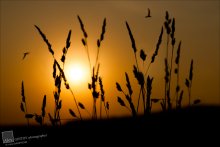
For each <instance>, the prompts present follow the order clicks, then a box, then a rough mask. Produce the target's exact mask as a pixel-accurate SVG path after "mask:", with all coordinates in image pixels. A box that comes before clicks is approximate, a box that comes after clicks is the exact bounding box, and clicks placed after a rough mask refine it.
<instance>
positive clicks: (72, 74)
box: [65, 64, 86, 84]
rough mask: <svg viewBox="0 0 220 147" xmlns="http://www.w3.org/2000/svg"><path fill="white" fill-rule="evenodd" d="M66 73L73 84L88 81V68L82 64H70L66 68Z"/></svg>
mask: <svg viewBox="0 0 220 147" xmlns="http://www.w3.org/2000/svg"><path fill="white" fill-rule="evenodd" d="M65 73H66V77H67V80H69V82H71V84H81V83H83V82H85V81H86V70H85V68H84V67H83V66H82V65H80V64H70V65H69V66H67V67H66V68H65Z"/></svg>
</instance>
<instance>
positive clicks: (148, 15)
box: [145, 8, 151, 18]
mask: <svg viewBox="0 0 220 147" xmlns="http://www.w3.org/2000/svg"><path fill="white" fill-rule="evenodd" d="M147 10H148V14H147V16H145V18H148V17H151V15H150V9H149V8H148V9H147Z"/></svg>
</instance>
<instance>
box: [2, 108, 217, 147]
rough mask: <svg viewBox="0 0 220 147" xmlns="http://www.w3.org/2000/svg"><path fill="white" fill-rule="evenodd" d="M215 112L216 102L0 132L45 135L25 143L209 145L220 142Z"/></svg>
mask: <svg viewBox="0 0 220 147" xmlns="http://www.w3.org/2000/svg"><path fill="white" fill-rule="evenodd" d="M219 114H220V107H219V106H196V107H190V108H189V107H187V108H183V109H181V110H171V111H169V112H160V113H152V114H150V115H149V116H146V117H144V116H138V117H136V118H132V117H120V118H112V119H103V120H84V121H72V122H68V123H66V124H65V125H64V124H63V125H62V126H61V127H57V128H55V127H52V126H46V127H40V126H30V127H29V128H28V127H27V126H3V127H1V132H3V131H8V130H13V132H14V137H22V136H36V135H42V134H44V135H47V136H46V137H44V138H41V139H32V140H30V141H28V143H26V144H23V145H25V146H32V145H37V146H38V145H53V144H54V145H62V146H76V145H77V146H94V145H95V146H108V145H110V146H113V145H114V146H115V145H117V146H119V145H121V146H125V145H132V144H134V145H135V146H140V145H143V146H147V145H149V144H150V145H158V144H161V145H174V146H179V145H183V144H186V143H196V145H200V144H201V145H202V144H203V143H209V145H210V146H212V145H217V144H220V143H219V141H218V140H219V132H220V119H219V118H220V115H219ZM175 142H177V143H178V144H176V143H175ZM1 143H2V142H1ZM216 143H217V144H216ZM23 145H19V146H23Z"/></svg>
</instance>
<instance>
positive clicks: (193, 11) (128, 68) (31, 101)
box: [0, 0, 220, 125]
mask: <svg viewBox="0 0 220 147" xmlns="http://www.w3.org/2000/svg"><path fill="white" fill-rule="evenodd" d="M0 4H1V9H0V10H1V17H0V18H1V23H0V25H1V29H0V33H1V36H0V40H1V42H0V44H1V46H0V49H1V50H0V51H1V62H0V63H1V66H0V67H1V80H0V81H1V87H0V88H1V97H0V124H1V125H2V124H17V123H26V120H25V119H24V117H23V113H22V112H21V111H20V108H19V106H20V101H21V81H22V80H23V81H24V86H25V95H26V97H27V105H28V109H29V111H30V112H37V113H40V112H41V103H42V99H43V96H44V95H45V94H46V95H47V98H48V103H47V107H46V109H47V112H53V108H54V99H53V90H54V83H53V82H54V81H53V78H52V72H53V68H52V65H53V58H52V56H51V55H50V53H49V52H48V49H47V46H46V44H45V43H44V42H43V40H42V38H41V37H40V35H39V33H38V32H37V30H36V29H35V28H34V25H37V26H39V27H40V28H41V30H42V31H43V32H44V33H45V34H46V36H47V38H48V40H49V41H50V43H51V44H52V47H53V49H54V51H55V57H56V58H57V59H59V58H60V57H61V54H62V48H63V47H64V45H65V41H66V37H67V34H68V31H69V30H70V29H71V30H72V37H71V46H70V49H69V51H68V54H67V59H66V66H71V65H72V64H75V63H78V64H81V65H82V67H83V69H84V70H85V71H87V73H85V77H84V78H85V80H84V81H82V82H81V83H80V84H73V83H70V86H71V87H72V89H73V91H74V94H75V96H76V98H77V99H78V100H79V101H81V102H82V103H84V104H85V106H86V107H87V109H88V110H89V111H90V110H92V96H91V93H90V91H89V90H88V89H87V83H88V80H89V72H88V71H89V64H88V59H87V55H86V52H85V49H84V47H83V45H82V43H81V38H82V37H83V35H82V32H81V29H80V25H79V22H78V20H77V15H80V17H81V18H82V20H83V22H84V25H85V29H86V31H87V33H88V36H89V38H88V43H89V49H90V54H91V59H92V63H93V64H94V62H95V53H96V40H97V39H98V38H99V36H100V33H101V27H102V22H103V19H104V18H105V17H106V19H107V26H106V34H105V39H104V41H103V43H102V45H101V52H100V62H101V68H100V74H101V76H102V78H103V84H104V89H105V91H106V100H107V101H109V102H110V116H119V115H129V112H128V111H127V110H126V109H125V108H122V107H121V106H120V105H119V104H118V103H117V96H121V97H122V95H121V94H120V93H119V92H118V91H117V90H116V86H115V83H116V82H119V83H121V86H122V87H123V88H124V89H125V88H126V86H125V76H124V73H125V72H128V74H129V76H130V79H131V83H132V86H133V88H134V91H135V95H138V84H137V81H135V80H134V76H133V72H132V70H133V64H135V60H134V55H133V50H132V47H131V42H130V38H129V35H128V32H127V29H126V26H125V21H128V23H129V25H130V27H131V30H132V32H133V35H134V38H135V40H136V45H137V48H138V50H140V49H144V50H145V51H146V53H147V55H148V56H147V60H148V62H147V64H148V63H149V61H150V58H151V56H152V54H153V52H154V50H155V47H156V43H157V40H158V36H159V33H160V29H161V26H162V25H163V22H164V20H165V19H164V17H165V11H166V10H167V11H169V14H170V15H171V17H175V19H176V32H175V36H176V40H177V42H179V41H180V40H182V51H181V59H180V60H181V61H180V62H181V69H180V70H181V80H180V82H181V86H182V87H184V91H185V96H186V95H187V91H186V90H187V89H186V88H185V85H184V80H185V78H186V77H188V71H189V65H190V61H191V59H192V58H193V59H194V79H193V87H192V98H193V99H194V98H200V99H201V101H202V103H203V104H217V105H219V104H220V99H219V98H220V97H219V96H220V94H219V89H220V86H219V83H220V81H219V74H220V73H219V48H220V46H219V40H220V36H219V32H220V29H219V26H220V22H219V20H220V16H219V14H220V12H219V11H220V10H219V7H220V2H219V1H174V0H173V1H168V2H165V1H156V2H153V1H6V0H1V3H0ZM147 8H150V9H151V13H152V18H150V19H145V18H144V16H145V15H146V14H147ZM165 38H166V37H165V35H164V36H163V42H162V46H161V48H160V50H159V55H158V56H157V57H156V61H155V63H154V64H153V65H152V66H151V68H150V70H149V75H150V76H153V77H154V81H153V91H152V97H160V98H161V97H163V94H164V93H163V92H164V57H165V41H166V39H165ZM176 48H177V46H176ZM25 51H30V52H31V53H30V55H29V56H27V58H26V59H25V60H24V61H22V55H23V52H25ZM175 53H176V52H175ZM63 87H64V86H63ZM61 98H62V100H63V108H62V110H61V117H62V118H71V116H70V115H69V113H68V109H69V108H72V109H74V110H75V111H76V108H75V104H74V101H73V98H72V96H71V94H70V92H69V91H68V90H66V89H64V88H63V89H62V95H61ZM134 101H135V104H136V100H134ZM186 102H187V97H186V98H185V99H184V103H186ZM154 110H160V107H159V105H158V106H155V109H154ZM82 114H83V116H84V117H88V114H87V112H84V111H82Z"/></svg>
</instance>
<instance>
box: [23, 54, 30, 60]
mask: <svg viewBox="0 0 220 147" xmlns="http://www.w3.org/2000/svg"><path fill="white" fill-rule="evenodd" d="M28 54H30V52H25V53H24V56H23V60H24V58H25V57H26V56H27V55H28Z"/></svg>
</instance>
